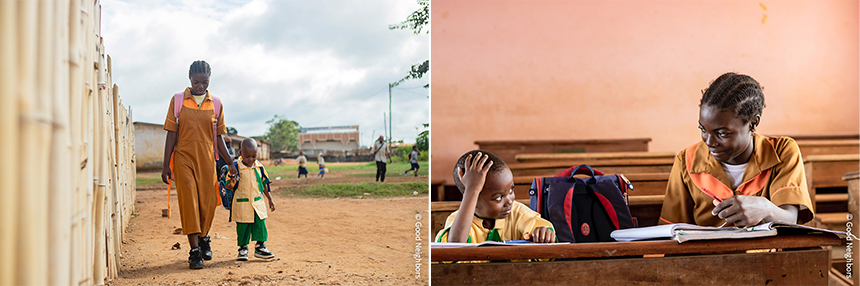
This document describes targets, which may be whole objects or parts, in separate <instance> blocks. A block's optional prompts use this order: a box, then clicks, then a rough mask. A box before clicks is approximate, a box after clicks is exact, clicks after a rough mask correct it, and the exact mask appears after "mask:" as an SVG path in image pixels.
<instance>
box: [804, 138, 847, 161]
mask: <svg viewBox="0 0 860 286" xmlns="http://www.w3.org/2000/svg"><path fill="white" fill-rule="evenodd" d="M797 146H798V147H800V154H801V155H802V156H804V157H806V156H809V155H839V154H860V140H854V139H845V140H808V141H798V142H797Z"/></svg>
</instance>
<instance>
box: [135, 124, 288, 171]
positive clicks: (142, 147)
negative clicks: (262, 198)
mask: <svg viewBox="0 0 860 286" xmlns="http://www.w3.org/2000/svg"><path fill="white" fill-rule="evenodd" d="M134 129H135V137H134V146H135V156H136V161H135V167H136V168H137V169H138V170H161V166H162V162H163V161H164V141H165V139H166V138H167V131H165V130H164V125H161V124H153V123H146V122H135V123H134ZM229 136H230V138H231V139H233V143H232V145H233V150H234V151H235V152H236V154H237V155H238V152H239V146H241V145H240V144H242V140H245V138H248V137H244V136H239V135H229ZM254 140H257V146H258V149H257V160H260V161H263V160H269V159H270V158H271V157H272V151H271V150H272V143H271V142H269V141H267V140H263V139H259V138H254Z"/></svg>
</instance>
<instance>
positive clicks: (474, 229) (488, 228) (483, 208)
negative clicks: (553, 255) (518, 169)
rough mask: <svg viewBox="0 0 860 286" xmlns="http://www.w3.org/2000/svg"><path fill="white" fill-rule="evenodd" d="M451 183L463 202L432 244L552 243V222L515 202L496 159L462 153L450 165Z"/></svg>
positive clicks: (511, 181)
mask: <svg viewBox="0 0 860 286" xmlns="http://www.w3.org/2000/svg"><path fill="white" fill-rule="evenodd" d="M454 183H455V184H456V185H457V188H458V189H460V192H461V193H463V200H462V201H461V202H460V208H459V209H458V210H457V211H455V212H453V213H451V215H449V216H448V219H446V220H445V228H444V229H442V230H440V231H439V233H437V234H436V240H435V241H436V242H461V243H481V242H484V241H505V240H523V239H524V240H531V241H532V242H535V243H551V242H556V237H555V230H554V229H553V228H552V223H550V222H549V221H547V220H545V219H543V218H541V217H540V214H539V213H537V212H535V211H533V210H531V209H530V208H529V207H528V206H526V205H524V204H522V203H520V202H517V201H516V196H515V195H514V177H513V175H512V174H511V169H510V168H508V165H507V164H505V161H502V159H500V158H499V157H496V156H495V155H493V154H490V153H489V152H487V151H483V150H472V151H469V152H466V154H463V156H460V159H458V160H457V163H456V165H455V166H454Z"/></svg>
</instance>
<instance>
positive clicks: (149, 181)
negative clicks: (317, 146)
mask: <svg viewBox="0 0 860 286" xmlns="http://www.w3.org/2000/svg"><path fill="white" fill-rule="evenodd" d="M419 173H421V172H419ZM134 184H135V185H136V186H144V185H164V182H162V181H161V177H160V176H159V177H158V178H146V177H137V179H135V180H134Z"/></svg>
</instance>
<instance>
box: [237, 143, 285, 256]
mask: <svg viewBox="0 0 860 286" xmlns="http://www.w3.org/2000/svg"><path fill="white" fill-rule="evenodd" d="M239 153H240V156H239V159H238V160H237V161H235V162H233V166H234V167H235V168H236V169H238V170H239V175H238V176H236V177H235V179H234V180H233V181H231V182H228V183H227V185H228V186H229V187H230V188H233V190H234V193H233V202H232V204H231V206H232V209H231V212H230V216H231V219H233V220H235V221H236V240H237V242H238V244H239V256H238V257H237V259H238V260H240V261H247V260H248V244H249V243H251V240H253V241H256V242H257V245H256V246H255V247H254V257H257V258H262V259H272V258H275V255H274V254H272V252H270V251H269V250H268V249H267V248H266V241H267V240H268V239H269V233H268V231H267V230H266V218H267V217H268V213H267V212H266V203H265V202H264V201H263V200H262V195H265V197H266V200H268V202H269V210H270V211H272V212H274V211H275V201H273V200H272V195H271V194H270V193H271V189H270V187H269V184H271V180H269V174H268V173H266V169H265V168H263V164H262V163H260V161H257V141H255V140H254V139H252V138H248V139H245V140H244V141H242V147H240V149H239ZM240 162H241V163H240ZM261 194H262V195H261Z"/></svg>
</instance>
